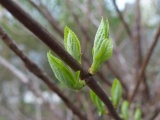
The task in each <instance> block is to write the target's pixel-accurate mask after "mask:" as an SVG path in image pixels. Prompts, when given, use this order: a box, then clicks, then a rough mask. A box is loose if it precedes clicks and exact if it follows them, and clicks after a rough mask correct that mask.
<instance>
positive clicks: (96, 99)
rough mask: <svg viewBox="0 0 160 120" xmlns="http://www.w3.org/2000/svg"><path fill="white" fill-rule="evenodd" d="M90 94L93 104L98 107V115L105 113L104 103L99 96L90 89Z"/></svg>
mask: <svg viewBox="0 0 160 120" xmlns="http://www.w3.org/2000/svg"><path fill="white" fill-rule="evenodd" d="M90 96H91V99H92V102H93V104H94V105H95V107H96V108H97V109H98V115H99V116H101V115H102V114H105V113H106V111H105V108H104V103H103V102H102V101H101V100H100V99H99V97H98V96H97V95H96V94H95V93H94V92H93V91H92V90H90Z"/></svg>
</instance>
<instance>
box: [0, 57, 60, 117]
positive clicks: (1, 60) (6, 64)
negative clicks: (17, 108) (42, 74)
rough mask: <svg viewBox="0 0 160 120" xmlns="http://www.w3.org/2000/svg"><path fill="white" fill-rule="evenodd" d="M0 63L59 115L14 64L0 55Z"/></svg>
mask: <svg viewBox="0 0 160 120" xmlns="http://www.w3.org/2000/svg"><path fill="white" fill-rule="evenodd" d="M0 64H1V65H2V66H4V67H5V68H6V69H7V70H9V71H10V72H11V73H12V74H14V75H15V76H16V77H17V78H19V80H20V81H21V82H22V83H23V84H25V85H27V86H28V88H29V89H30V90H31V91H32V92H33V94H34V95H35V96H36V97H37V98H41V99H42V100H43V103H44V104H45V106H46V107H47V108H49V109H50V110H51V111H52V112H53V113H55V112H56V115H57V117H59V115H58V114H57V112H58V111H57V110H56V111H55V110H54V109H53V107H52V105H51V103H50V102H49V101H48V100H46V99H45V98H44V97H43V96H42V93H41V92H40V90H38V89H36V88H35V87H34V86H33V84H31V82H30V79H29V78H28V77H27V76H26V75H25V74H24V73H23V72H22V71H20V70H18V69H17V68H16V67H15V66H13V65H12V64H11V63H9V62H8V61H7V60H6V59H5V58H3V57H1V56H0Z"/></svg>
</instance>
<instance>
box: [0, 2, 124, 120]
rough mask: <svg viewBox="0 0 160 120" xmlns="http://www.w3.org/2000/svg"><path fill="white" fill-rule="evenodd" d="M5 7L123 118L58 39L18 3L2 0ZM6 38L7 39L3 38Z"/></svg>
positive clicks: (113, 114) (112, 112)
mask: <svg viewBox="0 0 160 120" xmlns="http://www.w3.org/2000/svg"><path fill="white" fill-rule="evenodd" d="M0 3H1V5H3V6H4V7H5V8H6V9H7V10H8V11H9V12H10V13H11V14H12V15H13V16H14V17H16V18H17V19H18V20H19V21H20V22H21V23H22V24H23V25H24V26H25V27H26V28H28V29H29V30H30V31H31V32H33V33H34V34H35V35H36V36H37V37H38V38H39V39H40V40H42V41H43V42H44V43H45V44H46V45H48V46H49V47H50V48H51V49H52V50H53V51H54V52H55V53H56V54H57V55H58V56H59V57H60V58H61V59H62V60H63V61H65V62H66V63H67V64H68V65H69V66H70V67H71V68H72V69H73V70H75V71H78V70H79V71H81V79H83V80H85V82H86V84H87V85H88V86H89V87H90V89H92V90H93V91H94V92H95V93H96V94H97V96H98V97H99V98H100V99H101V100H102V101H103V102H104V104H105V105H106V107H107V108H108V110H109V113H110V114H111V115H112V117H113V118H115V119H116V120H121V118H120V117H119V116H118V114H117V113H116V111H115V109H114V107H113V105H112V103H111V101H110V100H109V98H108V96H107V95H106V93H105V92H104V91H103V89H102V88H101V87H100V86H99V85H98V83H97V82H96V81H95V79H94V78H93V77H92V76H91V75H90V74H89V72H88V71H87V70H85V69H84V68H83V67H82V66H81V65H80V64H79V63H78V61H76V60H75V59H74V58H73V57H72V56H71V55H70V54H69V53H67V52H66V51H65V50H64V49H63V48H62V47H61V46H60V45H59V44H58V43H57V42H56V39H55V38H54V37H53V36H52V35H51V34H50V33H49V32H48V31H47V30H46V29H44V28H43V27H42V26H41V25H40V24H39V23H37V22H36V21H35V20H33V19H32V18H31V17H30V16H29V15H28V14H27V13H26V12H24V11H23V10H22V9H21V8H20V7H19V6H18V5H17V4H16V3H14V2H13V1H10V0H9V1H8V0H7V1H6V0H5V1H4V0H0ZM3 38H5V37H3Z"/></svg>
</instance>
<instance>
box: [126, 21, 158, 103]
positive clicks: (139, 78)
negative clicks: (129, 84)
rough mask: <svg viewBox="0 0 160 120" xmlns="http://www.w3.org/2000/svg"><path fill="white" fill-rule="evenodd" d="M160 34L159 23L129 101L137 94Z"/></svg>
mask: <svg viewBox="0 0 160 120" xmlns="http://www.w3.org/2000/svg"><path fill="white" fill-rule="evenodd" d="M159 36H160V24H159V27H158V29H157V31H156V34H155V36H154V38H153V40H152V41H153V42H152V44H151V46H150V48H149V49H148V52H147V55H146V58H145V59H144V62H143V63H142V65H141V69H140V71H139V75H138V77H137V83H136V85H135V88H134V90H133V92H132V94H131V95H130V97H129V101H130V102H132V100H133V98H134V97H135V95H136V93H137V91H138V88H139V85H140V83H141V81H142V80H143V79H142V78H143V75H144V71H145V69H146V67H147V65H148V63H149V60H150V58H151V55H152V53H153V50H154V48H155V46H156V44H157V42H158V38H159Z"/></svg>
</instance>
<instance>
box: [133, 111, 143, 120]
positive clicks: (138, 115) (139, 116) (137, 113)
mask: <svg viewBox="0 0 160 120" xmlns="http://www.w3.org/2000/svg"><path fill="white" fill-rule="evenodd" d="M134 120H142V112H141V110H140V109H139V108H137V109H136V111H135V113H134Z"/></svg>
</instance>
